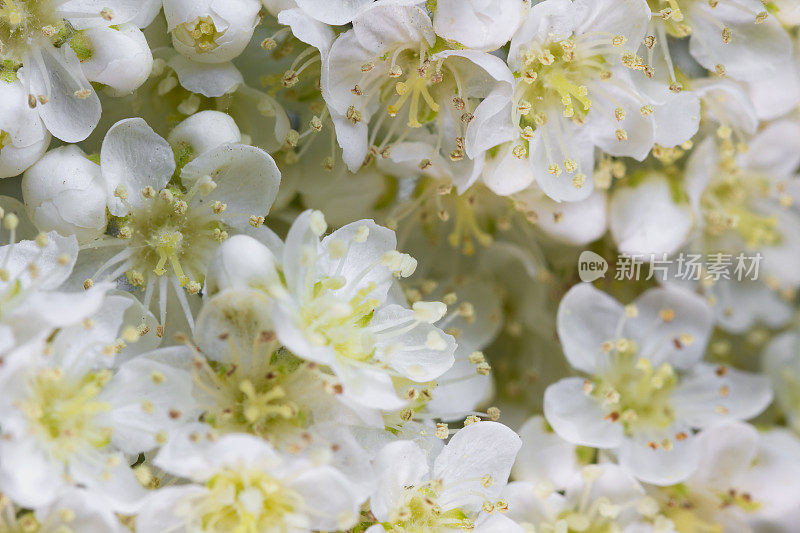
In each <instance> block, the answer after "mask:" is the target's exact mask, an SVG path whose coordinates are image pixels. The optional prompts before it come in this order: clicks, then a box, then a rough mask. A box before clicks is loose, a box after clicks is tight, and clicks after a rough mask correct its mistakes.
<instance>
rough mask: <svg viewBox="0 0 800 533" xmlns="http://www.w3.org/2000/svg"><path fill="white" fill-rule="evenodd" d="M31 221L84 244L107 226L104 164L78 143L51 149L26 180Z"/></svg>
mask: <svg viewBox="0 0 800 533" xmlns="http://www.w3.org/2000/svg"><path fill="white" fill-rule="evenodd" d="M22 195H23V198H24V199H25V207H26V208H27V211H28V214H29V216H30V217H31V220H32V221H33V223H34V224H35V225H36V227H37V228H39V229H40V230H41V231H57V232H58V233H60V234H62V235H75V236H76V237H77V238H78V242H80V243H84V242H87V241H90V240H92V239H94V238H97V237H99V236H100V235H102V234H103V232H105V229H106V222H107V221H106V201H107V199H106V191H105V183H104V182H103V176H102V174H101V173H100V165H98V164H97V163H95V162H94V161H91V160H90V159H89V158H88V156H87V155H86V154H85V153H83V151H82V150H81V149H80V148H78V147H77V146H75V145H67V146H60V147H58V148H56V149H54V150H51V151H49V152H48V153H47V154H45V156H44V157H42V158H41V159H40V160H39V161H38V162H37V163H36V164H35V165H33V166H32V167H31V168H29V169H28V170H27V171H26V172H25V175H24V176H23V179H22Z"/></svg>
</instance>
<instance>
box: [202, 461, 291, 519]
mask: <svg viewBox="0 0 800 533" xmlns="http://www.w3.org/2000/svg"><path fill="white" fill-rule="evenodd" d="M206 488H207V489H208V493H207V494H206V495H204V496H203V497H202V498H201V499H200V500H199V501H197V502H196V504H195V505H196V506H197V507H196V508H197V509H198V511H199V512H200V525H201V527H202V530H203V531H208V532H212V531H213V532H226V533H251V532H255V531H288V530H289V529H291V528H292V526H295V525H296V524H292V523H290V522H289V521H288V520H287V519H288V518H289V515H292V514H294V513H296V512H297V511H298V509H302V506H303V503H304V502H303V500H302V498H301V497H300V496H299V495H298V494H297V492H295V491H293V490H292V489H290V488H289V487H287V486H286V485H285V484H284V483H283V482H282V481H281V480H279V479H276V478H274V477H272V476H270V475H269V474H267V473H265V472H263V471H261V470H259V469H256V468H252V469H249V468H248V469H238V470H232V469H226V470H223V471H221V472H219V473H217V474H216V475H214V476H213V477H212V478H211V479H209V480H208V481H207V482H206Z"/></svg>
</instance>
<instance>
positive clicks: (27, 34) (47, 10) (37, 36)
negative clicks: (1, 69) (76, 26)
mask: <svg viewBox="0 0 800 533" xmlns="http://www.w3.org/2000/svg"><path fill="white" fill-rule="evenodd" d="M69 30H70V28H69V25H68V24H67V22H66V21H64V20H63V19H62V18H61V17H60V16H59V14H58V12H57V11H56V6H55V4H54V3H53V2H52V1H51V0H0V57H2V59H4V60H6V59H9V60H12V61H14V62H15V63H22V60H23V59H24V58H25V56H26V55H27V51H28V49H29V47H30V46H31V43H33V42H35V41H39V40H42V39H44V40H49V41H51V42H56V41H57V40H60V39H61V38H62V37H63V36H64V34H65V32H68V31H69Z"/></svg>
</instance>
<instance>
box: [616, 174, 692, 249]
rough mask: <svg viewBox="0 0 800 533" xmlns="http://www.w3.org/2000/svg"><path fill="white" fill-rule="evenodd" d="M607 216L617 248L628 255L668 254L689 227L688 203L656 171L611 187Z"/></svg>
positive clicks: (686, 236)
mask: <svg viewBox="0 0 800 533" xmlns="http://www.w3.org/2000/svg"><path fill="white" fill-rule="evenodd" d="M609 217H610V220H609V226H610V229H611V235H612V236H613V237H614V240H615V241H616V243H617V247H618V248H619V251H620V252H622V253H626V254H629V255H640V254H641V255H645V256H648V257H649V256H650V255H651V254H654V255H657V256H658V257H660V256H661V255H662V254H672V253H673V252H675V251H676V250H677V249H678V248H679V247H680V246H681V245H682V244H683V243H684V242H685V241H686V239H687V238H688V236H689V231H690V230H691V229H692V211H691V208H690V206H689V204H688V202H687V201H685V200H682V198H681V197H680V196H679V195H678V192H677V191H676V190H675V189H674V188H673V187H671V186H670V183H669V181H668V180H667V178H666V176H663V175H660V174H650V175H649V176H646V177H645V178H644V179H643V181H642V182H640V183H637V184H635V185H634V186H631V187H619V188H615V189H614V193H613V194H612V196H611V202H610V204H609Z"/></svg>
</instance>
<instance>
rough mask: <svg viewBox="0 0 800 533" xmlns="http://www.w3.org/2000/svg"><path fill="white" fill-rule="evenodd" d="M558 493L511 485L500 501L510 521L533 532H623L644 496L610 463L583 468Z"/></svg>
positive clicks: (520, 483)
mask: <svg viewBox="0 0 800 533" xmlns="http://www.w3.org/2000/svg"><path fill="white" fill-rule="evenodd" d="M562 491H563V492H556V491H554V490H553V486H552V485H548V484H547V483H545V482H540V483H539V484H533V483H530V482H527V481H514V482H512V483H509V485H508V486H507V487H506V488H505V490H504V491H503V494H502V496H503V498H505V499H506V501H507V502H508V509H509V512H508V515H509V517H510V518H512V519H513V520H515V521H516V522H517V523H519V524H520V525H521V526H523V527H526V528H530V530H532V531H623V529H624V527H625V526H626V525H628V524H629V523H631V522H632V520H633V519H634V517H636V516H638V514H639V513H638V512H637V506H638V505H639V502H641V501H642V500H643V499H644V496H645V492H644V489H643V488H642V486H641V485H640V484H639V483H637V482H636V479H634V478H633V477H632V476H631V475H630V474H628V473H627V472H625V470H624V469H622V468H620V467H619V466H617V465H615V464H612V463H608V464H600V465H587V466H584V467H583V468H581V469H580V470H579V471H578V472H575V473H574V474H573V476H572V477H571V478H570V480H569V482H568V483H567V485H566V487H565V488H564V489H562Z"/></svg>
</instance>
